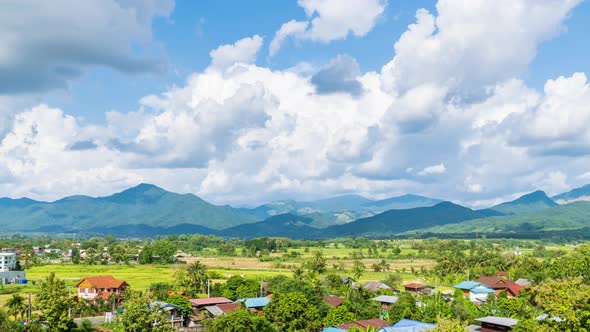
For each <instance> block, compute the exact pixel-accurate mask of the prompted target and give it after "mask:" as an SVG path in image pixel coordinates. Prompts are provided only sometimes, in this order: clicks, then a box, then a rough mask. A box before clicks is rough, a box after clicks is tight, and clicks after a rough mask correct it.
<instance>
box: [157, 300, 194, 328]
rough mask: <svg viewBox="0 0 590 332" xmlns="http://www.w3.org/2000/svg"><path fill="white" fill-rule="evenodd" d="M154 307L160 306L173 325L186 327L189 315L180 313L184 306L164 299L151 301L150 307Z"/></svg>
mask: <svg viewBox="0 0 590 332" xmlns="http://www.w3.org/2000/svg"><path fill="white" fill-rule="evenodd" d="M154 307H156V308H159V309H160V310H161V311H162V312H164V313H165V314H166V318H168V323H169V324H170V325H171V326H173V327H184V326H185V320H188V317H184V316H182V315H181V314H180V312H181V310H182V308H181V307H179V306H177V305H174V304H171V303H167V302H162V301H154V302H152V303H150V308H154Z"/></svg>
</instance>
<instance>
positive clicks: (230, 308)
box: [217, 303, 242, 314]
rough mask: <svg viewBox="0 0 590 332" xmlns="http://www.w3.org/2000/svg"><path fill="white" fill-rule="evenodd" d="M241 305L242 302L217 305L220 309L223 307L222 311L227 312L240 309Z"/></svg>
mask: <svg viewBox="0 0 590 332" xmlns="http://www.w3.org/2000/svg"><path fill="white" fill-rule="evenodd" d="M241 306H242V305H241V304H240V303H223V304H218V305H217V307H218V308H219V309H221V311H223V312H225V313H226V314H229V313H230V312H233V311H234V310H236V309H238V308H239V307H241Z"/></svg>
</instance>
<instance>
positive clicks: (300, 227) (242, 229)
mask: <svg viewBox="0 0 590 332" xmlns="http://www.w3.org/2000/svg"><path fill="white" fill-rule="evenodd" d="M312 222H313V220H312V219H311V218H306V217H302V216H299V215H295V214H291V213H285V214H279V215H276V216H272V217H270V218H268V219H266V220H263V221H261V222H257V223H253V224H248V225H238V226H235V227H231V228H227V229H224V230H222V231H220V232H218V233H217V234H218V235H221V236H224V237H234V238H252V237H288V238H292V239H300V238H317V237H320V236H319V234H320V233H321V232H322V231H321V230H320V229H318V228H313V227H310V226H309V225H310V224H311V223H312Z"/></svg>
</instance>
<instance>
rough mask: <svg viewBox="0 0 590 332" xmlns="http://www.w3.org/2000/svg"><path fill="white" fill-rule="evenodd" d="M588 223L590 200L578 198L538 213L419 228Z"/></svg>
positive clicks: (540, 228)
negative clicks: (572, 201)
mask: <svg viewBox="0 0 590 332" xmlns="http://www.w3.org/2000/svg"><path fill="white" fill-rule="evenodd" d="M588 227H590V202H574V203H571V204H567V205H561V206H556V207H552V208H548V209H545V210H542V211H538V212H534V213H528V214H521V215H510V216H502V217H491V218H486V219H475V220H469V221H465V222H461V223H456V224H449V225H442V226H435V227H431V228H425V229H420V230H419V231H418V232H425V233H428V232H429V233H455V234H462V233H474V232H480V233H525V232H547V231H563V230H576V229H584V228H588ZM412 233H413V232H412Z"/></svg>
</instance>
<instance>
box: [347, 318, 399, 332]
mask: <svg viewBox="0 0 590 332" xmlns="http://www.w3.org/2000/svg"><path fill="white" fill-rule="evenodd" d="M389 325H390V324H389V322H387V321H386V320H383V319H379V318H375V319H366V320H357V321H355V322H348V323H344V324H339V325H336V327H337V328H339V329H343V330H349V329H351V328H353V327H360V328H361V329H363V330H366V329H367V328H368V327H373V328H375V329H377V328H380V327H384V326H389Z"/></svg>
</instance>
